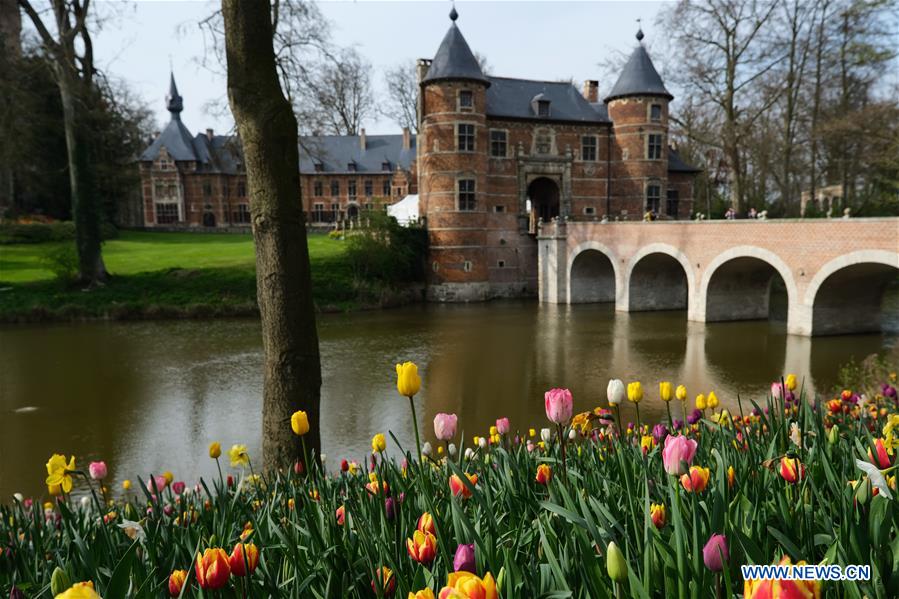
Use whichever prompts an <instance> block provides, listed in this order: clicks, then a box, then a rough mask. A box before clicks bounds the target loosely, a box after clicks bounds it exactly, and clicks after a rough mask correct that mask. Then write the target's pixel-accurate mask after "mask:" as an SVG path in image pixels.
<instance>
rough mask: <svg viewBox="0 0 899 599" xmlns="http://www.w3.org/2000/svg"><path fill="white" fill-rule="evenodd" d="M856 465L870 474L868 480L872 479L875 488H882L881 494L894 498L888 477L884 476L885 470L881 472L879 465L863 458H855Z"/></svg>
mask: <svg viewBox="0 0 899 599" xmlns="http://www.w3.org/2000/svg"><path fill="white" fill-rule="evenodd" d="M855 465H856V466H858V469H859V470H861V471H862V472H864V473H865V474H867V475H868V480H870V481H871V484H872V485H873V486H874V488H875V489H880V494H881V495H883V496H884V497H886V498H887V499H892V498H893V494H892V493H890V486H889V485H888V484H887V479H886V478H884V476H883V472H881V471H880V469H879V468H877V466H875V465H874V464H870V463H868V462H863V461H861V460H855Z"/></svg>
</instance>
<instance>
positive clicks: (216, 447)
mask: <svg viewBox="0 0 899 599" xmlns="http://www.w3.org/2000/svg"><path fill="white" fill-rule="evenodd" d="M221 455H222V445H221V444H220V443H219V442H218V441H213V442H212V443H210V444H209V457H210V458H212V459H213V460H217V459H219V456H221Z"/></svg>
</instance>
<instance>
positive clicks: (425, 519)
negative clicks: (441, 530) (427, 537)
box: [417, 512, 437, 535]
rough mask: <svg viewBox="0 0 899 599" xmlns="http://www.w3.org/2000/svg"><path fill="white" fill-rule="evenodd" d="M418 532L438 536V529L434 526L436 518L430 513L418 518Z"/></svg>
mask: <svg viewBox="0 0 899 599" xmlns="http://www.w3.org/2000/svg"><path fill="white" fill-rule="evenodd" d="M417 528H418V530H420V531H421V532H429V533H431V534H432V535H436V534H437V527H436V526H435V525H434V517H433V516H431V514H430V513H428V512H425V513H423V514H422V515H421V516H420V517H419V518H418V527H417Z"/></svg>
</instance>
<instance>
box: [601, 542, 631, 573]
mask: <svg viewBox="0 0 899 599" xmlns="http://www.w3.org/2000/svg"><path fill="white" fill-rule="evenodd" d="M606 571H607V572H608V573H609V578H611V579H612V580H614V581H615V582H624V581H625V580H627V560H626V559H625V557H624V554H623V553H621V549H619V548H618V545H616V544H615V541H612V542H611V543H609V546H608V547H607V548H606Z"/></svg>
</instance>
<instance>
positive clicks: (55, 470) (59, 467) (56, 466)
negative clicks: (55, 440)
mask: <svg viewBox="0 0 899 599" xmlns="http://www.w3.org/2000/svg"><path fill="white" fill-rule="evenodd" d="M74 471H75V456H72V457H71V458H69V463H68V464H66V457H65V456H64V455H60V454H58V453H54V454H53V455H52V456H50V459H49V460H47V481H46V482H47V488H48V489H50V491H51V494H52V491H53V487H59V488H60V489H61V490H62V492H63V493H70V492H71V491H72V472H74Z"/></svg>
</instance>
